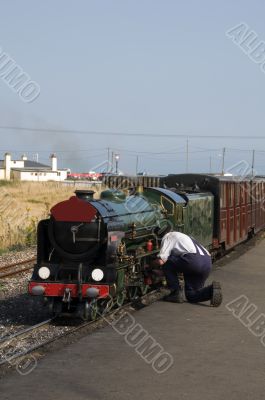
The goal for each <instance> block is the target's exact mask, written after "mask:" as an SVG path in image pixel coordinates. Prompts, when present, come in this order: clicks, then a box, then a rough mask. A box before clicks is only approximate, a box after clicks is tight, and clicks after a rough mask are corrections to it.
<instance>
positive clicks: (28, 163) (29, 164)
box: [24, 160, 51, 169]
mask: <svg viewBox="0 0 265 400" xmlns="http://www.w3.org/2000/svg"><path fill="white" fill-rule="evenodd" d="M24 168H33V169H51V167H50V166H49V165H46V164H41V163H39V162H36V161H31V160H26V161H24Z"/></svg>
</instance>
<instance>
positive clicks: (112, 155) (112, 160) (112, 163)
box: [111, 151, 114, 172]
mask: <svg viewBox="0 0 265 400" xmlns="http://www.w3.org/2000/svg"><path fill="white" fill-rule="evenodd" d="M113 169H114V151H112V152H111V172H113Z"/></svg>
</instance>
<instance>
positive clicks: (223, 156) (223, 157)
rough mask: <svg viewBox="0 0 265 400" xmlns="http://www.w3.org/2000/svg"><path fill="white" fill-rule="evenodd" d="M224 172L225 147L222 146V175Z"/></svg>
mask: <svg viewBox="0 0 265 400" xmlns="http://www.w3.org/2000/svg"><path fill="white" fill-rule="evenodd" d="M224 173H225V147H224V148H223V154H222V174H221V175H224Z"/></svg>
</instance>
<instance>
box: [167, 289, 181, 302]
mask: <svg viewBox="0 0 265 400" xmlns="http://www.w3.org/2000/svg"><path fill="white" fill-rule="evenodd" d="M164 301H169V302H171V303H183V301H184V299H183V292H182V291H181V290H173V292H171V293H170V294H169V295H168V296H166V297H164Z"/></svg>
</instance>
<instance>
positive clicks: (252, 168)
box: [251, 150, 255, 179]
mask: <svg viewBox="0 0 265 400" xmlns="http://www.w3.org/2000/svg"><path fill="white" fill-rule="evenodd" d="M254 165H255V150H252V165H251V174H252V179H253V178H254Z"/></svg>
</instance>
